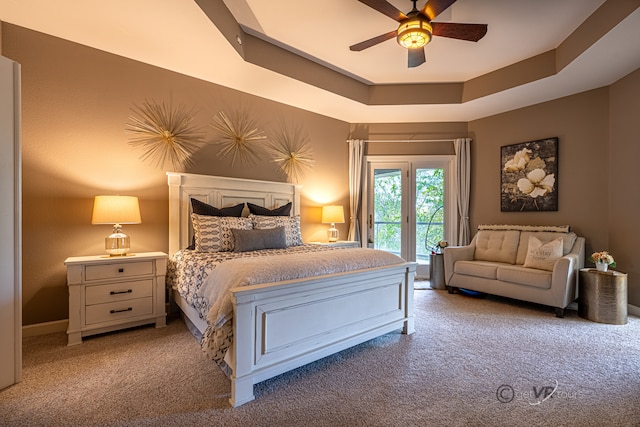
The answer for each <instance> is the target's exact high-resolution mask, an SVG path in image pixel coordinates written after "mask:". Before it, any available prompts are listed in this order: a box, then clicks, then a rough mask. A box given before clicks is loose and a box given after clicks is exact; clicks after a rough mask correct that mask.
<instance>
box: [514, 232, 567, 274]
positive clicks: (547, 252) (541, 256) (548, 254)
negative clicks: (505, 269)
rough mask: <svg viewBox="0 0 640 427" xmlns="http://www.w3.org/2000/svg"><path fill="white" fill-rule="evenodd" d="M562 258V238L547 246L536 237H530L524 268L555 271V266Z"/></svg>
mask: <svg viewBox="0 0 640 427" xmlns="http://www.w3.org/2000/svg"><path fill="white" fill-rule="evenodd" d="M561 257H562V238H560V237H559V238H557V239H555V240H552V241H550V242H547V243H545V244H542V242H541V241H540V239H538V238H537V237H535V236H530V237H529V249H528V251H527V257H526V258H525V260H524V265H523V266H524V267H531V268H538V269H540V270H549V271H553V264H555V262H556V261H557V260H558V259H559V258H561Z"/></svg>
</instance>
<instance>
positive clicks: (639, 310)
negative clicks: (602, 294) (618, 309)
mask: <svg viewBox="0 0 640 427" xmlns="http://www.w3.org/2000/svg"><path fill="white" fill-rule="evenodd" d="M627 314H630V315H632V316H637V317H640V307H636V306H635V305H631V304H629V305H627Z"/></svg>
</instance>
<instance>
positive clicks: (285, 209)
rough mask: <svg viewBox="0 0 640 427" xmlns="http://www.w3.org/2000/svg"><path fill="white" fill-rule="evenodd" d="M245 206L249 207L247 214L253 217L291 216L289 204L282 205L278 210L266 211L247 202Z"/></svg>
mask: <svg viewBox="0 0 640 427" xmlns="http://www.w3.org/2000/svg"><path fill="white" fill-rule="evenodd" d="M247 206H248V207H249V212H250V213H252V214H254V215H264V216H289V215H290V214H291V206H292V205H291V202H289V203H287V204H286V205H282V206H280V207H279V208H275V209H267V208H265V207H262V206H258V205H254V204H253V203H249V202H247Z"/></svg>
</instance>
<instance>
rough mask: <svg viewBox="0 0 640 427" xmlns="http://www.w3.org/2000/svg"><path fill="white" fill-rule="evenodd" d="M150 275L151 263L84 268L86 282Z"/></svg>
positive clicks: (89, 266)
mask: <svg viewBox="0 0 640 427" xmlns="http://www.w3.org/2000/svg"><path fill="white" fill-rule="evenodd" d="M152 273H153V261H143V262H121V263H114V264H104V265H87V266H86V268H85V275H86V280H101V279H115V278H118V277H132V276H143V275H145V274H146V275H149V274H152Z"/></svg>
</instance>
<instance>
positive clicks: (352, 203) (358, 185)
mask: <svg viewBox="0 0 640 427" xmlns="http://www.w3.org/2000/svg"><path fill="white" fill-rule="evenodd" d="M348 142H349V212H350V215H351V216H350V217H349V219H350V221H349V237H348V240H351V241H356V242H359V241H360V237H361V234H360V220H359V219H358V218H360V200H361V199H362V167H363V163H364V144H365V142H364V140H362V139H350V140H349V141H348Z"/></svg>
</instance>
